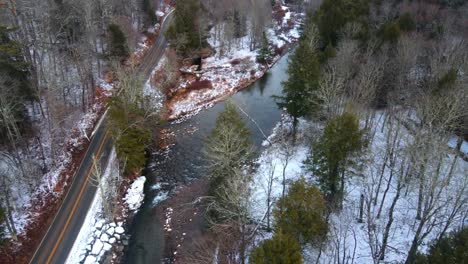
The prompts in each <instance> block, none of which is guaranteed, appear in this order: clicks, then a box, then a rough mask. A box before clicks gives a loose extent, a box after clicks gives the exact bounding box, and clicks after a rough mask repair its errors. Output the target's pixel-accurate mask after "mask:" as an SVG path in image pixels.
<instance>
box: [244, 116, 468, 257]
mask: <svg viewBox="0 0 468 264" xmlns="http://www.w3.org/2000/svg"><path fill="white" fill-rule="evenodd" d="M384 120H385V116H384V113H379V114H377V116H376V117H375V118H374V121H375V122H374V126H373V127H372V129H371V131H370V132H369V133H370V134H374V133H375V134H374V137H373V138H371V141H370V142H371V143H370V145H369V147H368V149H366V150H365V151H364V154H363V155H362V157H361V158H359V159H357V161H358V162H359V165H360V166H358V167H359V168H360V169H355V170H351V172H353V173H350V175H349V177H348V179H347V181H346V189H345V199H344V203H343V209H342V210H341V211H340V212H334V213H332V215H331V216H330V229H329V235H328V240H327V241H326V243H325V246H324V247H323V252H322V253H321V257H320V261H319V262H318V263H337V262H336V260H337V259H340V260H342V259H345V262H346V261H349V262H348V263H356V264H357V263H359V264H360V263H363V264H371V263H372V264H374V263H375V261H374V259H373V255H375V253H374V254H373V252H378V250H379V249H380V246H381V241H382V236H383V233H384V231H385V227H386V225H387V223H388V220H389V208H390V206H391V204H392V201H393V199H394V198H395V197H396V188H397V187H396V186H397V178H398V177H397V176H396V174H397V172H396V171H397V170H398V169H400V166H405V164H406V165H407V164H408V163H405V164H403V162H402V161H401V160H400V157H402V156H404V155H403V153H404V152H405V151H407V149H408V145H409V144H410V143H412V142H413V136H412V135H411V134H410V132H408V131H407V130H406V129H405V128H404V127H403V126H401V127H400V128H401V130H400V133H399V134H395V132H394V131H395V124H396V123H394V125H393V126H391V125H389V124H388V121H387V123H386V124H385V127H384V128H383V129H382V126H383V125H384ZM287 123H288V121H287V120H286V122H283V124H278V125H277V127H276V128H275V129H274V131H273V134H272V135H271V136H270V137H269V141H265V142H264V146H265V149H264V151H263V152H262V154H261V156H260V157H259V159H258V161H257V162H258V168H257V171H256V173H255V174H254V178H253V183H252V188H251V190H252V204H251V208H252V216H253V217H254V218H256V219H257V220H263V221H266V219H265V218H264V215H265V213H266V211H267V204H266V201H267V199H266V198H267V191H266V190H267V187H268V182H269V179H270V176H271V175H273V184H272V187H273V190H272V198H273V206H274V201H276V200H277V199H278V198H279V197H280V196H281V192H282V176H283V169H285V178H286V182H287V183H288V184H289V183H290V182H291V181H294V180H296V179H298V177H301V176H304V177H306V179H307V180H308V181H310V182H311V183H312V184H315V183H316V179H315V178H314V176H313V175H311V173H310V172H308V171H307V170H306V169H305V168H304V167H303V164H302V163H303V161H304V160H306V159H307V157H308V156H309V151H310V139H308V138H307V137H304V135H307V134H311V131H314V132H313V133H317V131H320V130H321V129H323V128H321V127H320V125H319V124H315V123H311V122H308V121H305V120H300V122H299V128H298V135H299V136H298V137H299V139H298V140H297V144H296V146H295V147H292V146H291V144H289V143H290V141H284V140H282V138H283V137H282V136H281V134H284V131H285V130H286V134H287V133H288V130H290V126H287ZM285 128H286V129H285ZM392 129H393V130H392ZM389 133H393V134H390V136H391V137H393V136H395V135H398V136H397V137H396V138H397V144H396V149H395V151H396V156H397V158H396V161H395V166H394V167H393V169H391V168H386V170H385V171H384V177H383V181H382V184H381V188H380V191H378V193H379V195H378V196H377V197H378V199H377V203H376V205H374V203H373V202H369V204H371V206H370V209H369V211H367V208H366V207H365V209H364V216H363V218H364V219H363V220H364V221H363V223H359V222H358V218H359V208H360V197H361V194H363V195H364V199H365V201H368V200H369V199H370V197H373V196H371V195H372V194H374V193H375V192H376V189H375V186H376V182H377V181H378V175H380V173H381V170H382V166H383V164H384V162H383V159H384V153H385V152H386V149H387V144H388V141H387V137H388V136H389ZM451 141H453V139H452V140H451ZM451 144H453V143H451ZM464 144H467V142H464ZM448 149H449V148H446V151H447V153H446V155H442V156H443V158H442V159H443V165H442V167H441V168H440V169H441V171H442V173H441V174H440V176H439V180H441V181H442V180H446V178H447V175H448V174H449V173H450V172H449V171H450V166H451V165H452V164H454V167H453V178H452V180H451V181H450V182H449V184H448V185H447V186H445V185H444V186H442V187H440V188H439V189H438V190H440V204H443V205H445V206H444V207H443V209H440V210H439V211H438V212H437V213H436V214H435V215H433V216H432V218H431V219H430V220H429V222H430V223H434V224H435V226H434V227H433V228H430V227H428V226H426V227H425V228H424V231H428V235H427V237H425V238H424V239H423V241H422V243H421V245H420V247H419V250H422V251H424V250H425V249H427V243H428V242H429V241H430V240H432V239H434V238H435V237H437V235H438V234H439V233H440V231H441V229H442V228H443V226H442V225H439V224H440V223H439V222H437V221H436V220H439V221H441V222H442V221H443V220H445V219H446V218H447V217H448V215H450V213H451V212H452V211H451V210H452V209H453V208H452V204H453V203H454V200H453V199H454V198H455V194H460V195H462V197H464V199H467V197H466V196H467V195H468V194H467V192H466V189H464V188H466V186H467V185H466V183H467V177H466V175H467V172H468V162H465V161H464V160H463V159H461V158H457V161H456V163H453V159H454V155H453V154H452V153H451V152H450V150H448ZM286 157H289V160H288V163H287V166H286V168H285V167H284V166H285V165H286V163H285V161H286ZM388 166H390V165H389V164H388V163H387V165H386V167H388ZM429 166H435V165H429ZM408 168H409V167H408ZM392 171H393V176H392V178H390V177H391V176H390V175H391V172H392ZM428 171H432V172H435V171H436V168H428ZM351 175H352V176H351ZM431 175H432V174H431ZM387 188H388V191H387V192H386V197H385V200H384V198H383V194H384V193H385V190H386V189H387ZM417 190H418V188H417V183H415V182H414V179H413V180H410V182H409V183H407V185H405V186H404V188H403V189H402V191H401V193H400V198H399V199H398V200H397V202H396V206H395V210H394V216H393V218H394V221H393V223H392V225H391V228H390V230H389V231H390V232H389V238H388V247H387V250H386V254H385V261H386V262H385V263H400V262H401V261H404V260H405V258H406V256H407V253H408V250H409V248H410V246H411V242H412V240H413V237H414V235H415V231H416V229H417V228H418V224H419V221H418V220H415V216H416V208H417V202H418V191H417ZM463 195H464V196H463ZM382 200H384V202H382ZM381 204H382V205H383V206H382V209H381V214H380V217H377V214H378V211H379V208H380V207H381ZM462 206H463V207H462V210H461V212H460V215H457V217H455V218H454V220H453V225H452V226H451V227H450V228H449V230H451V229H453V228H454V227H457V226H461V225H463V216H462V214H463V212H466V210H468V205H467V204H466V203H464V204H462ZM273 221H274V220H273ZM428 224H429V223H428ZM268 237H271V234H268V233H261V234H259V235H258V240H259V241H261V240H263V239H266V238H268ZM303 253H304V254H303V255H304V260H305V263H316V262H315V261H316V259H317V256H318V251H317V249H312V248H307V249H305V250H304V252H303Z"/></svg>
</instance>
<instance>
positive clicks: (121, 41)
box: [109, 24, 129, 60]
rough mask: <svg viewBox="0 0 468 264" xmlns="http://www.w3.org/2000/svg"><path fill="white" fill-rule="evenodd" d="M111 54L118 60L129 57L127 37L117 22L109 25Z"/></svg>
mask: <svg viewBox="0 0 468 264" xmlns="http://www.w3.org/2000/svg"><path fill="white" fill-rule="evenodd" d="M109 33H110V37H109V56H110V57H111V58H115V59H118V60H123V59H125V58H127V57H128V55H129V51H128V45H127V37H126V36H125V34H124V33H123V31H122V30H121V29H120V27H119V26H118V25H116V24H110V25H109Z"/></svg>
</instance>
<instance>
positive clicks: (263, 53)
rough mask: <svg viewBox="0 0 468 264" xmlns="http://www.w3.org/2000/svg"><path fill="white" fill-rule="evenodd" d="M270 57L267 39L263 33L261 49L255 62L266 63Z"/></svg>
mask: <svg viewBox="0 0 468 264" xmlns="http://www.w3.org/2000/svg"><path fill="white" fill-rule="evenodd" d="M270 56H271V51H270V45H269V44H268V38H267V35H266V33H265V32H263V38H262V48H261V49H260V51H259V53H258V55H257V62H259V63H263V64H265V63H267V62H268V59H269V58H270Z"/></svg>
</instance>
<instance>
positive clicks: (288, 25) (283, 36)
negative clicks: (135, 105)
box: [145, 6, 304, 122]
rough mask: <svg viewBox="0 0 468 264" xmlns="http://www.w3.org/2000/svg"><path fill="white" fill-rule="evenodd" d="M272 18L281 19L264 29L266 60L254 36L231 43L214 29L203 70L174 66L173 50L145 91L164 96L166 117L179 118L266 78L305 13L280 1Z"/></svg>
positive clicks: (296, 33)
mask: <svg viewBox="0 0 468 264" xmlns="http://www.w3.org/2000/svg"><path fill="white" fill-rule="evenodd" d="M273 17H275V18H277V20H275V21H274V22H273V26H272V27H271V28H270V29H268V30H266V31H265V34H266V37H267V39H268V44H269V50H270V56H269V58H268V59H267V61H266V63H259V62H258V61H257V56H258V54H259V52H260V49H261V47H260V45H257V47H256V48H254V49H252V48H251V41H252V40H251V39H250V36H248V35H246V36H244V37H241V38H239V39H237V40H236V41H235V43H232V45H231V44H230V45H229V47H227V46H226V44H225V43H224V42H223V41H221V40H220V39H217V38H216V35H217V34H216V32H214V29H212V30H211V32H210V34H209V36H210V37H209V38H208V40H207V41H208V43H209V45H210V47H211V48H210V50H212V54H211V56H209V57H206V58H202V60H201V65H200V68H201V70H198V71H194V70H192V69H191V68H187V67H185V66H182V67H181V66H180V65H174V60H175V58H174V57H175V55H174V52H173V51H168V52H166V54H165V55H164V57H163V58H162V59H161V63H160V64H159V65H158V67H157V68H156V69H154V71H153V72H152V74H151V78H150V80H149V81H148V82H147V83H146V85H145V95H147V96H149V97H150V98H151V100H152V102H154V103H155V104H160V103H159V102H161V99H162V98H163V100H164V103H163V106H164V107H163V109H164V110H163V118H164V119H165V120H168V121H177V122H180V121H183V120H186V119H187V118H189V117H191V116H193V115H196V114H197V113H199V112H200V111H201V110H203V109H206V108H209V107H212V106H213V105H215V104H216V103H219V102H220V101H223V100H225V99H226V98H228V97H230V96H232V95H233V94H235V93H237V92H238V91H239V90H242V89H244V88H246V87H248V86H249V85H251V84H252V83H254V82H256V81H257V80H259V79H260V78H262V77H263V76H264V74H265V73H266V72H267V71H268V70H270V69H271V67H272V66H274V65H275V64H276V63H277V62H278V60H279V59H280V58H281V57H282V56H284V54H286V53H287V52H288V51H289V50H290V48H291V47H292V46H293V45H294V44H295V43H296V42H297V41H298V39H299V37H300V33H299V31H300V25H301V24H302V21H303V19H304V14H302V13H296V12H293V11H292V10H290V8H288V7H286V6H280V7H278V9H276V10H274V11H273ZM177 67H179V69H176V68H177ZM171 71H176V72H177V73H174V72H171ZM167 86H170V87H167ZM161 87H162V90H163V91H161Z"/></svg>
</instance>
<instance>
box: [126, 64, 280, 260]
mask: <svg viewBox="0 0 468 264" xmlns="http://www.w3.org/2000/svg"><path fill="white" fill-rule="evenodd" d="M287 60H288V55H286V56H284V57H283V58H281V59H280V60H279V61H278V62H277V64H276V65H275V66H273V67H272V68H271V69H270V71H269V72H268V73H267V74H265V76H264V77H263V78H261V79H260V80H258V81H257V82H255V83H254V84H252V85H250V86H249V87H247V88H245V89H243V90H241V91H240V92H238V93H237V94H235V95H233V96H232V97H231V99H232V100H233V101H234V102H235V103H236V104H237V105H238V106H240V107H242V109H243V110H244V111H245V112H246V113H248V115H249V116H251V117H252V118H254V119H255V121H256V122H257V123H258V125H259V126H260V127H261V128H262V130H263V131H264V133H265V134H266V135H269V134H270V133H271V130H272V129H273V127H274V126H275V125H276V123H277V122H278V121H279V120H280V118H281V112H280V110H279V109H278V107H277V105H276V103H275V101H274V99H273V98H272V96H273V95H281V92H282V85H281V82H283V81H285V80H286V79H287V73H286V69H287V64H288V63H287ZM224 107H225V102H221V103H218V104H217V105H215V106H214V107H212V108H209V109H206V110H203V111H201V112H200V113H199V114H198V115H196V116H193V117H191V118H190V119H188V120H186V121H184V122H182V123H178V124H175V123H173V124H167V125H166V128H168V129H169V130H170V131H171V132H173V133H174V135H173V141H174V142H173V143H174V145H173V146H171V147H170V151H169V152H168V153H165V154H162V153H153V154H152V155H151V157H150V158H149V161H148V165H147V168H146V177H147V181H146V184H145V201H144V203H143V205H142V207H141V209H140V211H139V212H138V213H137V215H136V216H135V218H134V220H133V224H132V226H131V227H130V235H131V239H130V245H129V250H128V252H127V253H126V256H125V263H129V264H140V263H142V264H147V263H148V264H149V263H151V264H157V263H161V259H162V254H163V250H164V233H163V223H160V222H159V220H157V217H156V216H155V215H154V214H155V210H154V207H155V202H154V199H155V197H156V196H157V195H158V194H160V192H162V191H164V192H167V191H169V192H170V190H171V188H172V187H173V186H174V185H175V184H181V183H183V184H187V183H189V182H190V181H191V180H193V179H197V178H200V177H203V176H204V175H206V174H205V172H204V169H203V163H204V161H203V155H202V149H203V143H204V141H205V138H206V136H207V135H208V134H209V133H210V131H211V129H212V128H213V127H214V124H215V122H216V118H217V116H218V114H219V113H220V112H221V111H223V109H224ZM241 114H242V113H241ZM242 115H243V117H244V119H245V120H246V122H247V125H248V127H249V128H250V130H251V132H252V141H253V142H254V143H255V145H256V146H257V147H259V146H260V144H261V142H262V141H263V139H264V137H263V135H262V133H261V132H260V131H259V129H258V127H257V125H256V124H254V123H253V122H251V121H250V120H249V118H247V117H246V116H245V115H244V114H242ZM157 184H160V185H162V188H159V189H158V188H155V185H157Z"/></svg>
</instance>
